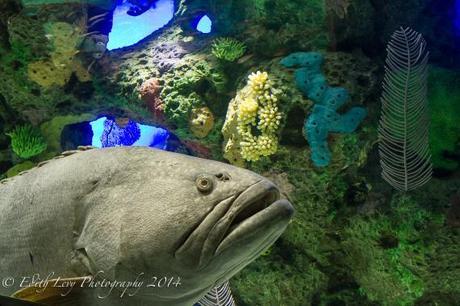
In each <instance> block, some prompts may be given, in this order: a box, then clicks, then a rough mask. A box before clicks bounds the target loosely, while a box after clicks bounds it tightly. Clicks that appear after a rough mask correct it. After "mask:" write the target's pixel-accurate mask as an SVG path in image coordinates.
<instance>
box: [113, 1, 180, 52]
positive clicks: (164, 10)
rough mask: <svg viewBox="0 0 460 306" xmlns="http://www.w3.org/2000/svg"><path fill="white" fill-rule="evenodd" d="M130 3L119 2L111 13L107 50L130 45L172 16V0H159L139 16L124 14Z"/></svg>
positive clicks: (157, 28)
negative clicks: (110, 30) (111, 25)
mask: <svg viewBox="0 0 460 306" xmlns="http://www.w3.org/2000/svg"><path fill="white" fill-rule="evenodd" d="M129 7H130V5H129V3H127V2H124V3H123V4H120V5H119V6H117V8H116V9H115V12H114V15H113V27H112V32H110V34H109V43H108V44H107V49H108V50H114V49H119V48H123V47H128V46H132V45H134V44H136V43H138V42H139V41H141V40H142V39H144V38H145V37H147V36H149V35H150V34H152V33H153V32H155V31H157V30H159V29H161V28H162V27H164V26H165V25H166V24H168V23H169V22H170V21H171V20H172V18H173V17H174V0H159V1H157V2H156V3H155V5H154V6H153V7H152V8H151V9H150V10H148V11H147V12H145V13H144V14H142V15H140V16H136V17H133V16H129V15H128V14H126V12H127V11H128V9H129Z"/></svg>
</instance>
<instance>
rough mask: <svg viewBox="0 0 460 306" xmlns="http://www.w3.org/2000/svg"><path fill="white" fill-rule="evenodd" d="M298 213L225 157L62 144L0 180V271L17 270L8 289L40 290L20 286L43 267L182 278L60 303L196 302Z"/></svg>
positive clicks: (76, 275) (59, 273) (56, 296)
mask: <svg viewBox="0 0 460 306" xmlns="http://www.w3.org/2000/svg"><path fill="white" fill-rule="evenodd" d="M222 173H225V176H226V179H220V178H222ZM198 178H200V180H205V181H206V182H207V183H208V184H207V185H205V186H208V187H210V188H209V189H203V188H202V186H201V185H199V182H200V181H199V180H198ZM250 205H257V207H256V208H255V209H249V210H250V211H251V213H249V214H246V215H245V219H241V220H239V221H238V222H239V223H238V226H236V225H234V224H233V223H232V222H233V220H234V219H235V218H236V217H237V215H238V214H240V213H243V211H245V210H246V209H247V208H248V207H249V206H250ZM216 207H219V208H220V209H215V208H216ZM223 208H225V209H223ZM292 213H293V208H292V206H291V204H290V203H289V202H287V201H285V200H279V192H278V190H277V188H276V187H275V186H274V185H273V183H271V182H269V181H268V180H266V179H265V178H263V177H261V176H259V175H257V174H255V173H253V172H250V171H248V170H245V169H241V168H237V167H233V166H231V165H227V164H223V163H220V162H216V161H210V160H203V159H199V158H195V157H191V156H186V155H181V154H177V153H172V152H166V151H160V150H155V149H151V148H141V147H118V148H105V149H90V148H87V147H85V148H80V150H77V151H69V152H64V153H63V154H62V155H60V156H59V157H56V158H54V159H53V160H50V161H48V162H45V163H40V164H39V165H38V166H37V167H35V168H33V169H30V170H28V171H26V172H23V173H21V174H20V175H18V176H16V177H13V178H10V179H8V180H6V181H3V183H2V184H1V185H0V228H2V229H6V230H3V231H2V232H0V275H7V276H11V277H13V278H14V279H15V280H16V283H15V285H14V286H11V287H8V288H2V287H0V294H1V295H11V294H13V293H15V292H16V293H15V296H17V297H25V296H26V297H28V298H30V300H33V301H42V300H41V299H43V298H44V297H43V296H40V294H38V293H36V292H35V291H33V290H32V291H30V290H29V289H28V288H22V287H20V286H19V285H18V283H19V280H20V278H21V277H22V276H32V275H33V274H38V275H39V276H40V277H41V278H45V277H46V276H48V275H52V277H53V278H58V277H59V278H63V279H64V280H67V279H77V280H78V281H79V282H80V283H81V284H83V283H84V282H85V281H86V280H87V278H85V277H87V276H90V277H96V279H99V280H100V279H104V280H107V281H109V282H114V281H133V280H135V279H136V278H137V277H140V276H141V277H142V280H143V281H145V284H147V281H152V279H153V277H155V276H156V277H158V278H162V277H176V280H177V279H178V278H180V286H176V287H175V288H164V287H160V286H156V287H155V288H154V289H152V288H148V287H147V286H143V287H142V288H140V289H139V292H138V293H137V294H136V295H134V296H132V297H129V298H123V299H121V298H120V296H119V294H121V292H122V291H123V290H122V289H121V288H116V289H115V292H114V293H113V294H111V295H110V296H108V297H107V298H106V299H104V300H101V299H99V298H97V296H96V295H97V294H101V292H102V293H104V289H103V288H92V289H89V288H85V289H84V290H78V291H77V292H75V293H72V296H69V297H66V298H65V300H62V299H63V297H62V296H61V294H62V292H59V290H58V289H56V288H47V289H46V292H47V294H48V295H51V297H52V298H53V301H54V304H58V305H61V306H67V305H89V306H93V305H111V306H117V305H162V306H168V305H169V306H186V305H187V306H189V305H192V304H193V303H194V302H196V301H198V300H199V299H200V298H201V297H202V296H203V295H205V294H206V293H207V292H208V291H210V290H211V289H212V288H213V287H214V286H215V285H218V283H217V282H219V283H220V282H225V281H227V280H228V279H229V278H230V277H231V276H233V275H234V274H235V273H237V272H238V271H239V270H241V269H242V268H243V267H244V266H246V265H247V264H249V263H250V262H251V261H252V260H254V259H255V258H256V257H257V256H258V255H259V254H260V253H261V252H263V250H264V249H265V248H266V247H267V246H269V245H270V244H272V243H273V242H274V241H275V240H276V239H277V238H278V237H279V235H281V233H282V232H283V231H284V229H285V228H286V226H287V224H288V222H289V219H290V218H291V216H292ZM217 224H218V226H217ZM232 225H233V226H232ZM259 227H262V228H263V229H259ZM230 228H231V229H230ZM32 261H33V263H32ZM98 272H102V274H98ZM64 283H66V282H64ZM67 283H71V282H70V281H68V282H67ZM32 289H33V288H32ZM53 290H56V292H55V291H53ZM50 291H51V292H50ZM31 295H32V296H31ZM47 301H48V300H47Z"/></svg>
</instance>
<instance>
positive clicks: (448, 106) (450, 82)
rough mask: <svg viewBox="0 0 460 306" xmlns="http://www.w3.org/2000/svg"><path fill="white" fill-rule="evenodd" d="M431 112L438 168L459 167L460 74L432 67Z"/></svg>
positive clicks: (431, 135) (434, 159) (430, 77)
mask: <svg viewBox="0 0 460 306" xmlns="http://www.w3.org/2000/svg"><path fill="white" fill-rule="evenodd" d="M428 83H429V88H428V101H429V105H430V113H431V130H430V145H431V153H432V159H433V164H434V167H435V169H436V168H437V169H438V170H442V171H447V172H452V171H453V170H455V169H458V166H459V162H458V160H459V155H458V153H456V152H458V148H459V144H460V125H459V124H458V122H459V121H460V104H459V103H458V98H457V97H458V96H459V95H460V90H459V88H460V74H458V73H455V72H453V71H451V70H446V69H442V68H436V67H432V68H431V69H430V76H429V78H428Z"/></svg>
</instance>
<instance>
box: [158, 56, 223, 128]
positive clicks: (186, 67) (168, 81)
mask: <svg viewBox="0 0 460 306" xmlns="http://www.w3.org/2000/svg"><path fill="white" fill-rule="evenodd" d="M162 79H163V82H164V85H163V89H162V91H161V99H162V100H163V102H164V109H165V114H166V117H167V119H168V120H169V121H171V122H172V123H174V124H176V125H177V126H178V127H184V126H187V124H188V121H189V117H190V114H191V111H192V110H193V109H195V108H199V107H203V106H206V102H205V101H207V100H208V99H205V97H206V96H208V95H213V93H212V91H214V92H217V91H219V90H221V89H222V87H224V84H225V82H226V80H225V79H224V78H223V75H222V74H221V73H220V72H219V71H218V70H216V69H215V68H213V67H212V66H210V65H209V64H208V63H207V62H205V61H202V60H197V59H194V58H190V59H188V60H185V61H184V62H182V63H181V64H180V66H178V67H176V69H174V72H171V73H167V74H166V75H164V76H163V77H162ZM205 84H206V88H205V90H206V91H208V92H204V93H203V92H202V91H201V88H202V87H204V86H203V85H205ZM209 85H211V86H209ZM214 94H215V93H214ZM209 106H210V105H209ZM213 106H214V107H216V106H217V105H213Z"/></svg>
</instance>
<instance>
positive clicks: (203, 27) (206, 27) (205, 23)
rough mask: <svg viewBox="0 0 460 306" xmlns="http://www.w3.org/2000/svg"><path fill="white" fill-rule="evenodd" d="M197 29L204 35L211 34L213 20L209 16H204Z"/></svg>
mask: <svg viewBox="0 0 460 306" xmlns="http://www.w3.org/2000/svg"><path fill="white" fill-rule="evenodd" d="M196 29H197V30H198V31H199V32H201V33H204V34H209V33H211V31H212V20H211V18H209V16H208V15H204V16H203V17H201V19H200V21H198V24H197V26H196Z"/></svg>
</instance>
